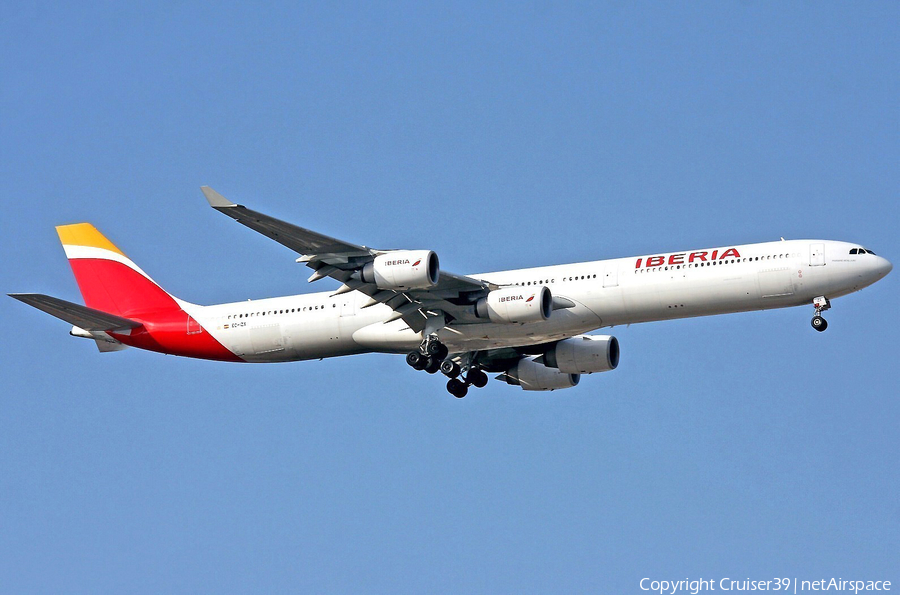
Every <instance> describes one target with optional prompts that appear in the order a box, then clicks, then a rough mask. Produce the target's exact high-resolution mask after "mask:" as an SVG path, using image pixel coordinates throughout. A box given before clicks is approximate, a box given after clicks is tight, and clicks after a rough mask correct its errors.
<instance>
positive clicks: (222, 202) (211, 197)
mask: <svg viewBox="0 0 900 595" xmlns="http://www.w3.org/2000/svg"><path fill="white" fill-rule="evenodd" d="M200 190H201V191H202V192H203V196H205V197H206V200H207V202H209V206H211V207H213V208H214V209H215V208H221V207H236V206H237V205H236V204H234V203H233V202H231V201H230V200H228V199H227V198H225V197H224V196H222V195H221V194H219V193H218V192H216V191H215V190H213V189H212V188H210V187H209V186H200Z"/></svg>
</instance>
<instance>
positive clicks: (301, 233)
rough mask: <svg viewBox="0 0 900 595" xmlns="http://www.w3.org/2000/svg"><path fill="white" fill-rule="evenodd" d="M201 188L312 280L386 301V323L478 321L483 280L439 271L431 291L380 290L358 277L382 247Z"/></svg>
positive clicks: (416, 326)
mask: <svg viewBox="0 0 900 595" xmlns="http://www.w3.org/2000/svg"><path fill="white" fill-rule="evenodd" d="M201 190H202V191H203V194H204V196H206V200H207V201H208V202H209V205H210V206H211V207H212V208H214V209H215V210H217V211H219V212H220V213H224V214H225V215H228V216H229V217H231V218H232V219H234V220H235V221H237V222H238V223H240V224H242V225H245V226H247V227H249V228H250V229H252V230H254V231H257V232H259V233H261V234H263V235H264V236H266V237H268V238H271V239H273V240H275V241H276V242H278V243H279V244H281V245H283V246H286V247H288V248H290V249H291V250H293V251H294V252H296V253H298V254H300V258H298V259H297V262H302V263H305V264H306V266H308V267H310V268H311V269H313V271H314V272H313V274H312V275H311V276H310V277H309V281H310V282H312V281H318V280H319V279H323V278H325V277H331V278H333V279H336V280H338V281H340V282H341V283H343V286H342V287H341V288H340V289H338V290H337V292H336V293H335V295H338V294H341V293H346V292H348V291H354V290H355V291H360V292H362V293H364V294H366V295H368V296H369V297H370V298H371V299H370V301H369V303H368V304H366V305H365V306H363V307H368V306H372V305H375V304H386V305H387V306H389V307H390V308H391V309H393V310H394V312H395V315H394V316H393V317H391V318H389V319H388V320H387V321H386V322H391V321H393V320H396V319H398V318H402V319H403V320H404V322H406V323H407V324H408V325H409V327H410V328H411V329H413V330H414V331H416V332H419V331H421V330H423V329H424V328H426V327H427V326H428V325H429V320H431V324H434V321H433V320H432V319H435V318H441V317H444V318H445V319H446V316H449V317H450V319H452V320H455V321H457V322H459V323H465V322H476V321H477V319H475V317H474V312H473V308H472V304H474V303H475V301H477V299H478V298H481V297H483V296H484V295H485V294H487V292H488V291H490V290H491V289H495V288H496V286H494V285H491V284H489V283H487V282H485V281H481V280H479V279H474V278H472V277H467V276H465V275H457V274H453V273H449V272H447V271H443V270H442V271H441V272H440V275H439V278H438V283H437V284H436V285H435V286H434V287H431V288H429V289H414V290H406V291H394V290H382V289H379V288H378V287H377V286H376V285H375V284H373V283H365V282H364V281H362V280H361V278H360V275H359V274H358V272H359V271H360V269H362V267H364V266H365V265H366V264H367V263H369V262H371V261H372V260H374V258H375V257H376V256H378V255H379V254H384V253H385V252H386V251H384V250H375V249H372V248H368V247H366V246H359V245H357V244H352V243H349V242H344V241H342V240H338V239H336V238H332V237H329V236H327V235H324V234H320V233H318V232H315V231H312V230H309V229H306V228H303V227H299V226H296V225H293V224H291V223H287V222H285V221H281V220H280V219H276V218H274V217H270V216H269V215H265V214H263V213H259V212H257V211H254V210H251V209H248V208H247V207H245V206H243V205H239V204H235V203H233V202H231V201H230V200H228V199H226V198H225V197H223V196H222V195H221V194H219V193H218V192H216V191H215V190H213V189H212V188H210V187H209V186H202V187H201ZM447 322H449V321H447ZM438 326H443V325H442V324H438Z"/></svg>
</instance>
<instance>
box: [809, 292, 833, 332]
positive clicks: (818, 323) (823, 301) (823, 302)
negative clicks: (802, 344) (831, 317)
mask: <svg viewBox="0 0 900 595" xmlns="http://www.w3.org/2000/svg"><path fill="white" fill-rule="evenodd" d="M813 306H815V308H816V313H815V315H814V316H813V319H812V321H811V322H810V324H812V327H813V328H814V329H816V330H817V331H819V332H820V333H821V332H822V331H824V330H825V329H827V328H828V321H827V320H825V319H824V318H822V312H824V311H825V310H828V309H829V308H831V302H829V301H828V298H826V297H825V296H824V295H823V296H819V297H817V298H815V299H814V300H813Z"/></svg>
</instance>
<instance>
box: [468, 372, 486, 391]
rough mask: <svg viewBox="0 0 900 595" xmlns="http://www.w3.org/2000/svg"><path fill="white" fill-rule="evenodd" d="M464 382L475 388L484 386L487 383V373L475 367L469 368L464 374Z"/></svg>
mask: <svg viewBox="0 0 900 595" xmlns="http://www.w3.org/2000/svg"><path fill="white" fill-rule="evenodd" d="M466 382H468V383H469V384H471V385H472V386H474V387H475V388H484V387H485V385H487V383H488V377H487V374H485V373H484V372H483V371H481V370H479V369H477V368H476V369H474V370H469V373H468V374H466Z"/></svg>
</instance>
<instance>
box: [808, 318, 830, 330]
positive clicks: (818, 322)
mask: <svg viewBox="0 0 900 595" xmlns="http://www.w3.org/2000/svg"><path fill="white" fill-rule="evenodd" d="M810 324H812V327H813V328H814V329H816V330H817V331H819V332H820V333H821V332H822V331H824V330H825V329H827V328H828V321H827V320H825V319H824V318H822V317H821V316H818V315H816V316H813V319H812V322H811V323H810Z"/></svg>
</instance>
